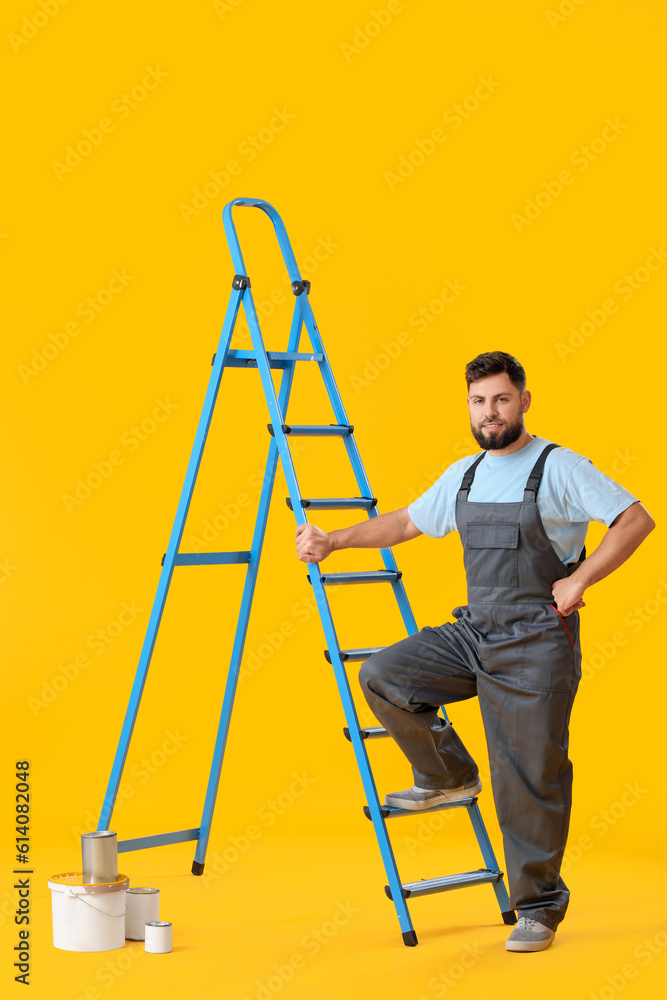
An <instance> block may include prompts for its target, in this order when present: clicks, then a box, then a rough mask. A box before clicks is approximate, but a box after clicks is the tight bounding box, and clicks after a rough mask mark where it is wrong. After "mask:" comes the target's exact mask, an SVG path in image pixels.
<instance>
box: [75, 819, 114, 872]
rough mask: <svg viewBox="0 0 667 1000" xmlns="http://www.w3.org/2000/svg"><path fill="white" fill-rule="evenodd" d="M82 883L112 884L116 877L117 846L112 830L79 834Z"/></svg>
mask: <svg viewBox="0 0 667 1000" xmlns="http://www.w3.org/2000/svg"><path fill="white" fill-rule="evenodd" d="M81 858H82V868H83V881H84V882H85V883H88V884H91V885H92V884H93V883H100V882H113V880H114V879H115V878H117V876H118V844H117V841H116V834H115V832H114V831H113V830H95V831H94V832H93V833H82V834H81Z"/></svg>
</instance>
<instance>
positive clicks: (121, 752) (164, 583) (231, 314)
mask: <svg viewBox="0 0 667 1000" xmlns="http://www.w3.org/2000/svg"><path fill="white" fill-rule="evenodd" d="M242 294H243V293H242V291H232V294H231V297H230V300H229V305H228V306H227V312H226V314H225V320H224V323H223V327H222V333H221V335H220V345H219V347H218V351H217V353H216V357H215V362H214V364H213V370H212V372H211V376H210V378H209V383H208V389H207V391H206V397H205V399H204V405H203V408H202V412H201V416H200V418H199V424H198V426H197V433H196V435H195V442H194V445H193V447H192V453H191V455H190V461H189V463H188V468H187V472H186V474H185V482H184V484H183V489H182V490H181V497H180V500H179V503H178V509H177V511H176V517H175V519H174V525H173V528H172V531H171V536H170V538H169V545H168V546H167V552H166V554H165V557H164V562H163V566H162V572H161V574H160V580H159V583H158V588H157V593H156V595H155V600H154V601H153V609H152V611H151V616H150V619H149V622H148V628H147V630H146V637H145V639H144V643H143V646H142V649H141V655H140V657H139V664H138V666H137V672H136V675H135V678H134V683H133V685H132V691H131V693H130V701H129V704H128V708H127V712H126V713H125V719H124V720H123V727H122V730H121V734H120V739H119V741H118V748H117V750H116V756H115V758H114V762H113V765H112V768H111V776H110V778H109V784H108V786H107V791H106V794H105V796H104V803H103V805H102V812H101V815H100V819H99V823H98V827H97V828H98V830H108V829H109V827H110V824H111V814H112V813H113V809H114V805H115V803H116V796H117V795H118V787H119V785H120V780H121V777H122V774H123V768H124V767H125V760H126V758H127V751H128V749H129V746H130V740H131V738H132V731H133V729H134V724H135V722H136V718H137V712H138V711H139V703H140V702H141V695H142V693H143V690H144V685H145V683H146V675H147V674H148V667H149V665H150V661H151V657H152V655H153V648H154V646H155V640H156V638H157V632H158V628H159V627H160V619H161V618H162V612H163V610H164V605H165V602H166V600H167V593H168V591H169V584H170V583H171V576H172V573H173V570H174V559H175V557H176V553H177V552H178V547H179V545H180V543H181V537H182V535H183V528H184V527H185V519H186V517H187V514H188V509H189V507H190V500H191V499H192V492H193V490H194V485H195V480H196V478H197V472H198V471H199V465H200V462H201V457H202V453H203V451H204V444H205V442H206V436H207V434H208V429H209V426H210V423H211V418H212V416H213V407H214V406H215V401H216V398H217V395H218V389H219V388H220V380H221V379H222V373H223V370H224V364H225V359H226V357H227V351H228V350H229V342H230V340H231V336H232V331H233V329H234V324H235V322H236V316H237V314H238V311H239V306H240V304H241V296H242Z"/></svg>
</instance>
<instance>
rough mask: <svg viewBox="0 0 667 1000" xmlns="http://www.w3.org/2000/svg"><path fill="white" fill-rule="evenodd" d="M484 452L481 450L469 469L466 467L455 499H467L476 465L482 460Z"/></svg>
mask: <svg viewBox="0 0 667 1000" xmlns="http://www.w3.org/2000/svg"><path fill="white" fill-rule="evenodd" d="M485 455H486V452H485V451H483V452H482V454H481V455H480V456H479V458H477V459H475V461H474V462H473V463H472V465H471V466H470V468H469V469H466V471H465V473H464V476H463V479H462V480H461V485H460V486H459V491H458V493H457V494H456V500H457V503H458V501H464V500H467V499H468V493H469V492H470V487H471V486H472V481H473V479H474V478H475V472H476V471H477V466H478V465H479V463H480V462H481V461H482V459H483V458H484V456H485Z"/></svg>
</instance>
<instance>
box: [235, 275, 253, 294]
mask: <svg viewBox="0 0 667 1000" xmlns="http://www.w3.org/2000/svg"><path fill="white" fill-rule="evenodd" d="M232 288H233V289H234V291H235V292H239V291H243V289H244V288H250V278H249V277H248V275H247V274H235V275H234V280H233V281H232Z"/></svg>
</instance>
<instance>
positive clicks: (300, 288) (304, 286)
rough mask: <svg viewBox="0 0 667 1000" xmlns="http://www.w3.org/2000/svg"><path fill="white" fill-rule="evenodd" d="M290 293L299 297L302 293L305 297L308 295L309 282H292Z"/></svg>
mask: <svg viewBox="0 0 667 1000" xmlns="http://www.w3.org/2000/svg"><path fill="white" fill-rule="evenodd" d="M292 291H293V292H294V294H295V295H301V293H302V292H305V293H306V295H310V282H309V281H293V282H292Z"/></svg>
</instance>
